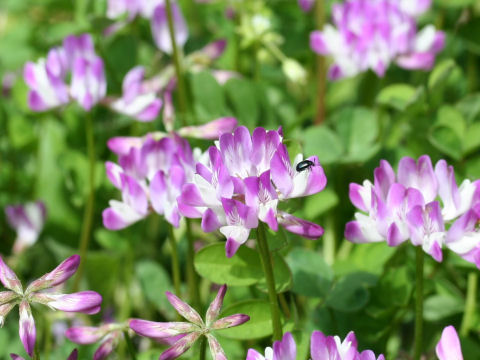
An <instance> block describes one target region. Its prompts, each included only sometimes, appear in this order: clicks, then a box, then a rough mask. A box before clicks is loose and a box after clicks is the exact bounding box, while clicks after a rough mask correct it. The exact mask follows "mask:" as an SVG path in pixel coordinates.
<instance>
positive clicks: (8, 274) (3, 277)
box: [0, 256, 23, 294]
mask: <svg viewBox="0 0 480 360" xmlns="http://www.w3.org/2000/svg"><path fill="white" fill-rule="evenodd" d="M0 281H1V282H2V284H3V286H5V287H6V288H7V289H10V290H13V291H15V292H16V293H17V294H23V287H22V284H21V283H20V280H19V279H18V277H17V275H15V273H14V272H13V270H12V269H10V268H9V267H8V265H7V264H5V262H4V261H3V258H2V256H0Z"/></svg>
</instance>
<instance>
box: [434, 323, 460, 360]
mask: <svg viewBox="0 0 480 360" xmlns="http://www.w3.org/2000/svg"><path fill="white" fill-rule="evenodd" d="M435 351H436V353H437V356H438V358H439V360H463V354H462V348H461V346H460V339H459V338H458V335H457V331H456V330H455V328H454V327H453V326H447V327H446V328H444V329H443V331H442V337H441V338H440V341H439V342H438V344H437V346H436V348H435Z"/></svg>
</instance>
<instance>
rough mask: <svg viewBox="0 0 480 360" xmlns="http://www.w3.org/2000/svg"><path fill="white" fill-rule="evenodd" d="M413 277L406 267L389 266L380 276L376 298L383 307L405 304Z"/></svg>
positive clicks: (411, 287) (411, 288) (406, 303)
mask: <svg viewBox="0 0 480 360" xmlns="http://www.w3.org/2000/svg"><path fill="white" fill-rule="evenodd" d="M412 280H413V279H411V278H410V277H409V275H408V269H407V268H406V267H399V268H390V269H388V271H387V272H386V273H385V274H384V275H383V276H382V277H381V278H380V281H379V284H378V289H377V291H378V295H377V298H378V299H379V300H380V303H381V304H383V306H384V307H387V308H388V307H391V306H399V307H402V306H406V305H408V302H409V300H410V294H411V292H412V290H413V281H412Z"/></svg>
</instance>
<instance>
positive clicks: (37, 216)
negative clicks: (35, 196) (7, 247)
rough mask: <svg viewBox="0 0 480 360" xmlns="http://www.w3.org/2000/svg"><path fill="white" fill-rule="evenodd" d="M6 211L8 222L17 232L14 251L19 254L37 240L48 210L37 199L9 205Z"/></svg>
mask: <svg viewBox="0 0 480 360" xmlns="http://www.w3.org/2000/svg"><path fill="white" fill-rule="evenodd" d="M5 213H6V215H7V220H8V223H9V224H10V226H11V227H12V228H13V229H15V231H16V232H17V238H16V239H15V243H14V245H13V252H14V253H16V254H18V253H20V252H21V251H23V250H24V249H25V248H27V247H30V246H32V245H33V244H34V243H35V242H36V241H37V239H38V236H39V235H40V232H41V231H42V229H43V225H44V224H45V218H46V215H47V210H46V208H45V204H44V203H43V202H41V201H37V202H31V203H26V204H24V205H10V206H7V207H6V208H5Z"/></svg>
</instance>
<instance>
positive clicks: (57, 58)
mask: <svg viewBox="0 0 480 360" xmlns="http://www.w3.org/2000/svg"><path fill="white" fill-rule="evenodd" d="M68 75H70V76H71V79H70V86H67V84H66V79H67V76H68ZM24 78H25V82H26V83H27V85H28V86H29V88H30V92H29V94H28V104H29V106H30V108H31V109H32V110H34V111H44V110H48V109H50V108H54V107H57V106H60V105H64V104H67V103H68V102H70V99H74V100H76V101H78V103H79V104H80V105H81V106H82V107H83V108H84V109H85V110H87V111H88V110H90V109H91V108H92V107H93V106H94V105H95V104H96V103H97V102H98V101H99V100H100V99H102V98H103V97H104V96H105V93H106V90H107V83H106V80H105V72H104V66H103V60H102V59H101V58H100V57H99V56H98V55H97V54H96V53H95V49H94V46H93V40H92V37H91V36H90V35H89V34H83V35H80V36H74V35H70V36H67V37H66V38H65V40H64V41H63V46H61V47H56V48H53V49H51V50H50V51H49V52H48V55H47V59H46V60H45V59H40V60H39V61H38V62H37V63H32V62H28V63H27V64H26V65H25V69H24Z"/></svg>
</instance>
